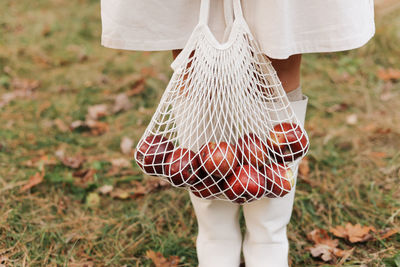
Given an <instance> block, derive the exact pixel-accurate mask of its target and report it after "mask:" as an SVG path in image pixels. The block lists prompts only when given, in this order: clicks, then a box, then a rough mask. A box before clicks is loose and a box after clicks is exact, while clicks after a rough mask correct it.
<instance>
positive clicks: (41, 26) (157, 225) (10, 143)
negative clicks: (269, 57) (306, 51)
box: [0, 0, 400, 266]
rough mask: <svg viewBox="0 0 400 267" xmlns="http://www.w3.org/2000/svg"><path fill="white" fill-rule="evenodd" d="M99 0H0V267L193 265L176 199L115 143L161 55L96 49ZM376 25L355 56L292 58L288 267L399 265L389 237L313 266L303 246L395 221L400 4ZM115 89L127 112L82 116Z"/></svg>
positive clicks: (187, 210)
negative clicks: (301, 114)
mask: <svg viewBox="0 0 400 267" xmlns="http://www.w3.org/2000/svg"><path fill="white" fill-rule="evenodd" d="M98 2H99V1H94V0H91V1H89V0H71V1H61V0H37V1H28V2H27V1H11V0H6V1H1V2H0V10H3V11H6V13H5V14H3V15H2V16H1V17H0V112H1V116H0V214H1V216H0V266H85V264H86V266H123V265H126V266H153V265H152V260H151V259H150V258H151V257H150V256H151V254H149V252H151V251H157V252H160V253H162V255H163V256H164V257H166V258H168V257H170V256H178V257H179V262H180V263H179V266H196V262H197V260H196V254H195V249H194V241H195V234H196V229H197V226H196V220H195V217H194V213H193V211H192V207H191V204H190V201H189V198H188V195H187V193H186V192H185V191H180V190H176V189H172V188H170V187H166V186H163V185H162V184H161V185H160V184H158V183H157V182H156V181H154V180H149V178H148V177H143V175H142V174H141V172H140V171H139V169H138V167H137V166H136V165H135V164H134V162H132V161H131V162H130V163H131V165H132V166H131V167H124V166H126V163H127V160H129V161H130V160H131V158H130V157H129V156H127V155H125V154H123V153H122V152H121V148H120V144H121V140H122V139H123V137H128V138H130V139H131V140H134V142H135V144H136V142H137V140H138V138H139V137H140V135H141V134H142V133H143V131H144V129H145V127H146V125H147V123H148V122H149V120H150V118H151V115H152V113H153V112H154V110H155V107H156V105H157V101H158V100H159V98H160V96H161V94H162V92H163V89H164V88H165V86H166V83H167V81H168V77H169V75H170V74H171V70H170V68H169V63H170V62H171V55H170V53H167V52H157V53H139V52H129V51H116V50H111V49H106V48H103V47H101V46H100V44H99V42H100V32H101V24H100V17H99V3H98ZM376 22H377V28H376V35H375V37H374V38H373V40H372V41H371V42H369V43H368V44H367V45H366V46H364V47H362V48H361V49H357V50H353V51H349V52H341V53H333V54H319V55H316V54H315V55H305V56H304V64H303V69H302V74H303V81H302V84H303V88H304V92H305V94H307V95H308V96H309V98H310V101H309V109H308V114H307V121H306V129H307V130H308V132H309V135H310V139H311V150H310V152H309V155H308V166H309V168H310V170H309V171H304V172H303V175H302V176H301V177H300V179H299V182H298V186H297V192H296V201H295V207H294V212H293V217H292V220H291V223H290V225H289V229H288V233H289V238H290V242H291V253H290V259H291V262H292V266H320V265H323V266H337V265H344V266H400V252H399V250H400V234H394V235H392V236H391V237H388V238H385V239H380V238H374V239H372V240H369V241H367V242H362V243H350V242H348V241H345V240H344V239H340V242H339V248H341V249H344V250H350V249H351V248H354V249H353V250H352V251H351V253H350V254H349V255H347V256H346V257H338V258H334V259H333V260H331V261H329V262H325V263H324V262H323V261H322V260H321V259H317V258H313V257H312V256H311V254H310V252H309V249H308V248H309V247H311V246H313V243H312V242H311V241H309V240H308V239H307V234H308V233H309V232H310V231H312V230H314V229H325V230H329V229H330V228H331V227H336V226H340V225H345V224H346V223H347V222H350V223H352V224H356V223H360V224H361V225H363V226H373V227H375V228H376V229H377V230H382V229H386V228H391V229H398V228H399V227H400V220H399V215H400V187H399V182H400V178H399V176H400V149H399V148H400V109H399V107H400V80H399V79H400V77H398V76H399V75H398V70H399V69H400V61H399V58H400V45H399V44H400V34H399V33H400V8H390V6H389V7H387V6H386V8H385V12H381V13H378V15H377V20H376ZM396 71H397V72H396ZM396 73H397V74H396ZM396 76H397V77H396ZM122 93H125V94H124V95H123V96H127V97H128V98H129V100H130V103H131V105H130V106H129V105H122V104H121V103H119V104H121V105H122V106H120V107H119V108H120V109H121V110H120V111H118V109H119V108H118V107H117V108H116V109H117V110H114V111H115V112H108V114H107V115H106V116H104V117H101V118H95V121H94V122H93V124H87V122H85V119H86V117H87V114H88V108H89V107H93V106H95V105H98V104H105V105H107V107H108V110H112V109H113V108H114V107H115V98H116V96H117V95H119V94H122ZM122 98H123V97H122ZM125 104H126V103H125ZM97 108H98V106H97ZM103 108H104V106H103ZM94 113H95V114H94V115H93V116H95V117H96V116H97V115H99V114H98V113H96V112H94ZM96 114H97V115H96ZM76 121H80V123H81V124H82V125H80V127H77V128H76V129H73V130H71V129H70V128H69V126H70V125H71V123H73V122H75V124H77V123H76ZM78 123H79V122H78ZM75 126H77V125H75ZM126 140H128V141H129V139H126ZM128 144H129V142H128ZM60 159H61V160H60ZM116 159H117V160H116ZM128 165H129V164H128ZM30 177H33V178H32V180H31V182H35V179H36V183H38V184H37V185H35V186H33V185H34V184H33V183H32V184H27V181H28V180H29V179H30ZM105 185H112V188H111V187H107V186H106V187H105ZM24 186H25V187H24ZM31 186H32V188H30V187H31ZM99 189H100V190H102V191H103V192H104V191H107V190H108V191H110V190H111V192H108V193H107V194H104V195H103V194H101V193H100V192H99ZM146 190H147V191H149V193H148V194H146V195H145V196H143V195H142V193H143V191H146ZM242 223H243V220H242ZM329 235H330V237H332V238H334V237H333V235H332V234H329ZM146 253H147V254H146ZM2 264H3V265H2Z"/></svg>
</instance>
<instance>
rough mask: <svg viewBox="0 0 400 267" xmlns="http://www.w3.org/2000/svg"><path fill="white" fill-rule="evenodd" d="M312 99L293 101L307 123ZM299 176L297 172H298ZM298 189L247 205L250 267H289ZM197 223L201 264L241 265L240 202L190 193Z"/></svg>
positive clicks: (245, 247) (216, 266)
mask: <svg viewBox="0 0 400 267" xmlns="http://www.w3.org/2000/svg"><path fill="white" fill-rule="evenodd" d="M307 102H308V98H307V97H304V98H303V100H300V101H294V102H291V105H292V108H293V110H294V112H295V114H296V116H297V118H298V119H299V121H300V123H301V124H302V125H304V119H305V114H306V109H307ZM295 177H297V172H296V173H295ZM294 195H295V190H294V189H293V190H292V191H291V192H290V193H289V194H287V195H286V196H285V197H283V198H273V199H270V198H264V199H261V200H257V201H254V202H251V203H247V204H244V205H243V214H244V218H245V221H246V235H245V238H244V242H243V255H244V257H245V262H246V267H268V266H271V267H287V266H288V252H289V244H288V239H287V235H286V226H287V224H288V223H289V220H290V217H291V214H292V209H293V201H294ZM190 199H191V201H192V204H193V207H194V210H195V213H196V217H197V222H198V228H199V232H198V236H197V242H196V245H197V257H198V260H199V267H237V266H239V262H240V247H241V243H242V237H241V232H240V226H239V221H238V219H239V218H238V217H239V207H240V206H239V205H235V204H232V203H230V202H226V201H221V200H204V199H201V198H198V197H196V196H194V195H193V194H190Z"/></svg>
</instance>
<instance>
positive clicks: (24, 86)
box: [11, 78, 40, 91]
mask: <svg viewBox="0 0 400 267" xmlns="http://www.w3.org/2000/svg"><path fill="white" fill-rule="evenodd" d="M39 86H40V82H39V81H37V80H30V79H19V78H15V79H13V80H12V82H11V87H12V88H13V89H14V90H23V91H33V90H35V89H37V88H38V87H39Z"/></svg>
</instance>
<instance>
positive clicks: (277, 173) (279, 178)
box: [264, 163, 294, 198]
mask: <svg viewBox="0 0 400 267" xmlns="http://www.w3.org/2000/svg"><path fill="white" fill-rule="evenodd" d="M264 173H265V176H266V177H267V191H270V192H271V193H268V194H267V197H270V198H274V197H283V196H284V195H286V194H287V193H289V192H290V190H292V186H294V175H293V172H292V170H291V169H288V168H287V167H285V166H283V165H281V164H275V163H272V164H269V165H267V166H265V169H264Z"/></svg>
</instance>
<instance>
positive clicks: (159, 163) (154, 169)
mask: <svg viewBox="0 0 400 267" xmlns="http://www.w3.org/2000/svg"><path fill="white" fill-rule="evenodd" d="M173 150H174V145H173V144H172V142H171V141H169V140H168V139H167V138H165V137H163V136H161V135H156V136H154V135H149V136H148V137H146V139H144V140H143V141H142V143H141V144H140V146H139V147H138V149H137V150H136V155H135V159H136V162H137V164H138V165H139V167H140V168H142V169H143V170H144V171H145V172H146V173H148V174H151V175H163V163H164V160H165V159H166V158H167V157H168V155H169V154H170V153H171V152H172V151H173Z"/></svg>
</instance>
